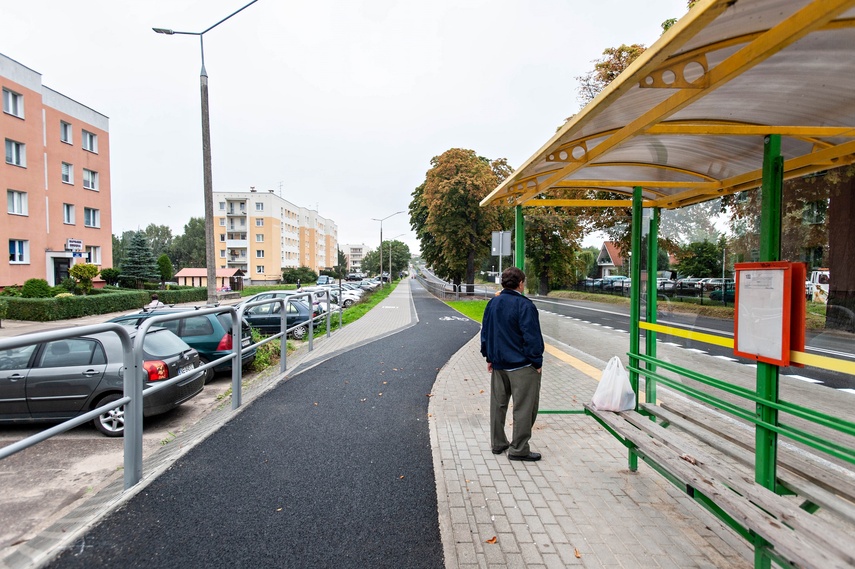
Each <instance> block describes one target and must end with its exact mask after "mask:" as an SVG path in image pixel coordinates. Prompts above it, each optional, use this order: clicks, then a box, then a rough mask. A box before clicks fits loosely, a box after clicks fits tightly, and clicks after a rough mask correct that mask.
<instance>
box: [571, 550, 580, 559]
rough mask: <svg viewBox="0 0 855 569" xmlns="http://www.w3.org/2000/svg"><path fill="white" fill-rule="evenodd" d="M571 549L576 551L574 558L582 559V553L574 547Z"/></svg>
mask: <svg viewBox="0 0 855 569" xmlns="http://www.w3.org/2000/svg"><path fill="white" fill-rule="evenodd" d="M573 549H574V550H575V551H576V559H582V554H581V553H579V550H578V549H576V548H575V547H574V548H573Z"/></svg>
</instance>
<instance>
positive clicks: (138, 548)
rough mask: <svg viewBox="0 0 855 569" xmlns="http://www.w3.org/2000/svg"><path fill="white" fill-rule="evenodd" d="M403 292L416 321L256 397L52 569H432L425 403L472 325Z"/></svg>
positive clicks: (435, 549) (433, 525)
mask: <svg viewBox="0 0 855 569" xmlns="http://www.w3.org/2000/svg"><path fill="white" fill-rule="evenodd" d="M413 296H414V302H415V306H416V310H417V313H418V317H419V322H418V324H416V325H415V326H413V327H411V328H408V329H406V330H404V331H402V332H399V333H397V334H395V335H392V336H389V337H387V338H384V339H381V340H378V341H375V342H372V343H370V344H367V345H365V346H362V347H360V348H357V349H355V350H351V351H349V352H346V353H344V354H342V355H339V356H338V357H335V358H333V359H331V360H329V361H327V362H325V363H323V364H321V365H318V366H316V367H314V368H311V369H309V370H308V371H306V372H304V373H302V374H300V375H298V376H297V377H295V378H293V379H290V380H288V381H287V382H284V383H282V384H281V385H279V386H278V387H277V388H275V389H274V390H272V391H270V392H269V393H267V394H265V395H264V396H263V397H261V398H259V399H258V400H256V401H255V402H253V403H252V404H251V405H250V406H249V407H248V408H247V409H246V410H245V411H243V412H242V413H241V414H239V415H238V416H237V417H236V418H235V419H234V420H232V421H231V422H229V423H228V424H227V425H226V426H224V427H223V428H222V429H220V430H219V431H218V432H217V433H215V434H214V435H212V436H211V437H210V438H209V439H207V440H206V441H204V442H203V443H202V444H200V445H198V446H197V447H196V448H194V449H193V450H192V451H191V452H189V453H188V454H187V455H185V456H184V457H183V458H182V459H180V460H179V461H177V462H176V463H175V464H174V465H173V466H172V467H171V468H170V469H169V470H168V471H167V472H166V473H164V474H163V475H162V476H160V477H159V478H158V479H157V480H155V481H153V482H152V483H151V484H150V485H149V486H148V487H147V488H145V489H144V490H143V491H142V492H141V493H140V494H138V495H137V496H135V497H133V498H132V499H131V500H129V501H128V502H127V503H126V504H125V506H123V507H122V508H121V509H119V510H118V511H116V512H114V513H112V514H111V515H109V516H107V517H106V518H105V519H104V520H103V521H102V522H101V523H100V524H99V525H98V526H96V527H95V528H93V529H92V530H90V531H89V532H87V534H86V535H85V536H84V537H82V538H81V539H79V540H78V541H77V542H76V543H75V544H73V545H72V546H71V547H69V548H68V549H67V550H65V551H64V552H63V553H62V554H60V556H59V557H58V558H57V559H55V560H54V561H53V562H52V563H51V564H50V565H49V567H54V568H76V567H107V566H118V567H124V568H132V567H146V568H154V567H170V568H172V567H177V566H184V567H206V568H207V567H229V568H240V567H252V568H258V567H336V568H341V567H395V568H398V567H408V568H416V567H431V568H433V567H442V566H443V554H442V542H441V539H440V532H439V525H438V515H437V509H436V486H435V480H434V475H433V462H432V456H431V449H430V436H429V426H428V421H427V408H428V402H429V398H428V394H429V393H430V390H431V389H432V386H433V383H434V381H435V379H436V375H437V373H438V371H439V369H440V368H441V367H442V366H443V365H444V364H445V363H446V361H448V359H449V358H450V357H451V356H452V355H453V354H454V353H455V352H456V351H457V350H458V349H459V348H460V347H461V346H463V344H465V343H466V342H467V341H468V340H469V339H471V338H472V336H473V335H474V334H476V333H477V332H478V330H479V329H480V327H479V325H478V324H476V323H475V322H472V321H470V320H462V319H460V318H459V314H458V313H457V312H455V311H453V310H451V309H450V308H448V307H447V306H446V305H444V304H443V303H441V302H439V301H437V300H435V299H433V298H430V297H429V296H428V295H427V293H426V292H424V291H419V290H415V289H414V292H413Z"/></svg>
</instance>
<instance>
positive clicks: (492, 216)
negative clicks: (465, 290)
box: [409, 148, 511, 284]
mask: <svg viewBox="0 0 855 569" xmlns="http://www.w3.org/2000/svg"><path fill="white" fill-rule="evenodd" d="M510 172H511V169H510V167H509V166H508V165H507V162H506V161H505V160H504V159H501V160H496V161H493V162H491V161H490V160H488V159H487V158H484V157H480V156H478V155H477V154H475V152H474V151H473V150H465V149H461V148H452V149H450V150H447V151H446V152H444V153H443V154H441V155H440V156H435V157H434V158H432V159H431V169H430V170H428V172H427V175H426V176H425V182H424V184H422V185H420V186H419V187H418V188H416V189H415V191H414V192H413V194H412V195H413V200H412V201H411V202H410V208H409V210H410V225H411V226H412V228H413V229H414V230H415V232H416V235H417V236H418V238H419V241H420V245H421V251H422V257H423V258H424V260H425V261H426V262H427V263H428V264H429V265H431V266H432V267H433V269H434V271H435V272H436V274H437V275H439V276H441V277H443V278H446V279H448V280H451V281H453V282H454V283H455V284H460V283H461V282H464V281H465V282H466V283H469V284H472V283H474V281H475V268H476V266H478V265H479V264H480V262H481V260H482V259H483V258H484V257H486V256H488V255H489V254H490V235H491V232H492V231H494V230H498V229H500V223H499V210H498V208H497V207H496V206H489V207H483V208H482V207H481V206H480V205H479V202H480V201H481V199H483V198H484V197H486V196H487V194H488V193H489V192H490V191H491V190H492V189H493V188H495V187H496V186H497V185H498V184H499V183H501V181H502V180H504V179H505V177H507V175H508V174H509V173H510Z"/></svg>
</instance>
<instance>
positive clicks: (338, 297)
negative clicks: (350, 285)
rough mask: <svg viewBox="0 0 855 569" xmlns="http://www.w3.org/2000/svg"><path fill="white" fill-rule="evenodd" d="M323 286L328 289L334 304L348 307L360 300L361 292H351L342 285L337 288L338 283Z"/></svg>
mask: <svg viewBox="0 0 855 569" xmlns="http://www.w3.org/2000/svg"><path fill="white" fill-rule="evenodd" d="M324 288H326V289H327V290H328V291H329V294H330V295H331V299H332V301H333V302H334V303H335V304H338V305H339V306H341V307H342V308H350V307H351V306H353V305H354V304H356V303H357V302H359V301H360V300H362V295H361V294H356V293H355V292H351V291H349V290H347V289H346V288H344V287H341V288H339V286H338V285H333V286H330V287H324Z"/></svg>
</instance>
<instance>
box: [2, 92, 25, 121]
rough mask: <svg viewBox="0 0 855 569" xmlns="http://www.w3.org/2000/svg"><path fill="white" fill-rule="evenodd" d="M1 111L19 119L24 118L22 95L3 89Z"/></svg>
mask: <svg viewBox="0 0 855 569" xmlns="http://www.w3.org/2000/svg"><path fill="white" fill-rule="evenodd" d="M3 112H4V113H7V114H10V115H14V116H16V117H18V118H19V119H22V118H24V96H23V95H21V94H19V93H15V92H14V91H10V90H9V89H3Z"/></svg>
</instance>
